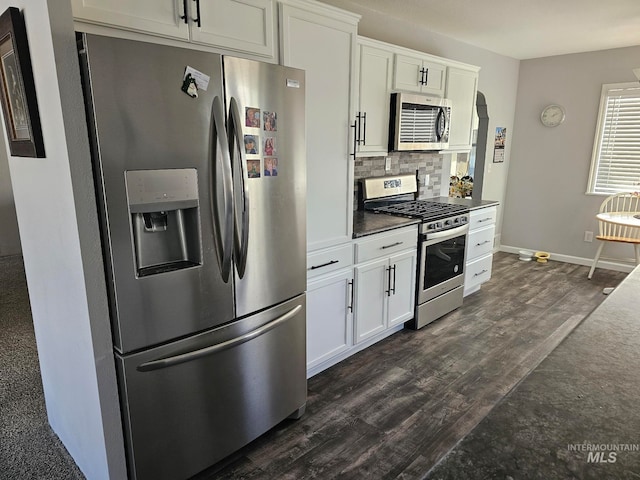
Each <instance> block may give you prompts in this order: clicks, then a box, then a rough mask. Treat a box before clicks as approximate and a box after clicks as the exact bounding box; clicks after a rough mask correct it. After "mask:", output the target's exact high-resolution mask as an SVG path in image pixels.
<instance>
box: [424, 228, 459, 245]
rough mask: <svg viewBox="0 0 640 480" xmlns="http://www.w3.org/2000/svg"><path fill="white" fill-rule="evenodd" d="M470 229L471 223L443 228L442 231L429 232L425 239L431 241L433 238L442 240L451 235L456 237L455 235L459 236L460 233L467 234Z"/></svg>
mask: <svg viewBox="0 0 640 480" xmlns="http://www.w3.org/2000/svg"><path fill="white" fill-rule="evenodd" d="M468 231H469V225H468V224H465V225H461V226H459V227H455V228H450V229H449V230H443V231H441V232H433V233H427V234H426V238H425V240H426V241H427V242H431V241H432V240H438V241H441V240H442V239H443V238H449V237H451V238H454V237H457V236H458V235H462V234H465V233H467V232H468Z"/></svg>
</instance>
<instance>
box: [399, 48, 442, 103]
mask: <svg viewBox="0 0 640 480" xmlns="http://www.w3.org/2000/svg"><path fill="white" fill-rule="evenodd" d="M446 71H447V67H446V66H445V65H443V64H441V63H436V62H431V61H429V60H425V59H423V58H420V57H411V56H407V55H396V58H395V66H394V77H393V88H394V89H396V90H406V91H411V92H418V93H426V94H430V95H437V96H439V97H441V96H442V95H443V94H444V87H445V78H446Z"/></svg>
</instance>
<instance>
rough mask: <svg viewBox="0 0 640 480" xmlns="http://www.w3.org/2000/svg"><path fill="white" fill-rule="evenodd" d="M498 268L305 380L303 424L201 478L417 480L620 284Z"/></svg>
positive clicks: (552, 270) (557, 267)
mask: <svg viewBox="0 0 640 480" xmlns="http://www.w3.org/2000/svg"><path fill="white" fill-rule="evenodd" d="M587 273H588V268H587V267H583V266H577V265H572V264H566V263H560V262H553V261H550V262H549V263H547V264H539V263H536V262H522V261H519V260H518V257H517V256H515V255H510V254H506V253H499V254H497V255H496V256H495V257H494V264H493V277H492V280H491V281H490V282H488V283H486V284H484V285H483V286H482V289H481V291H480V292H478V293H475V294H472V295H470V296H469V297H467V298H465V301H464V305H463V307H461V308H459V309H458V310H456V311H455V312H452V313H451V314H449V315H447V316H446V317H443V318H442V319H440V320H438V321H437V322H435V323H433V324H431V325H428V326H427V327H425V328H423V329H422V330H420V331H417V332H416V331H410V330H403V331H401V332H398V333H397V334H395V335H393V336H391V337H389V338H387V339H385V340H383V341H382V342H380V343H378V344H376V345H374V346H373V347H371V348H368V349H367V350H364V351H363V352H360V353H358V354H357V355H355V356H353V357H350V358H349V359H347V360H345V361H343V362H341V363H340V364H338V365H336V366H334V367H332V368H330V369H328V370H326V371H324V372H322V373H320V374H318V375H316V376H315V377H313V378H311V379H309V398H308V404H307V413H306V414H305V416H304V417H303V418H302V419H300V420H298V421H285V422H283V423H282V424H280V425H279V426H277V427H276V428H274V429H273V430H271V431H270V432H268V433H267V434H265V435H263V436H262V437H260V438H259V439H258V440H256V441H254V442H253V443H251V444H250V445H248V446H247V447H245V448H244V449H242V450H241V451H239V452H237V453H236V454H235V455H232V456H231V457H229V458H228V459H226V460H225V461H223V462H220V463H219V464H218V465H216V466H214V467H213V468H211V469H209V470H208V471H206V472H203V473H202V474H201V475H199V476H198V477H197V478H198V479H213V478H215V479H236V478H245V479H249V478H255V479H296V480H300V479H311V478H321V479H329V478H341V479H349V478H354V479H358V478H367V479H395V478H398V479H419V478H424V477H425V476H426V475H427V472H428V471H429V470H430V469H431V468H432V467H433V466H434V465H435V464H436V463H437V462H438V460H439V459H441V458H442V457H443V456H444V455H445V454H446V453H447V452H448V451H449V450H450V449H451V448H452V447H454V446H455V445H456V443H457V442H459V441H460V440H461V439H462V438H464V436H465V435H467V434H468V433H469V432H470V431H471V430H472V429H473V428H474V427H475V426H476V425H477V424H478V423H479V422H480V421H481V420H482V419H483V418H484V417H485V416H486V415H487V414H488V413H489V412H490V411H491V409H492V408H493V407H494V406H495V405H496V404H497V403H498V402H499V401H500V400H501V399H502V398H503V397H504V396H505V395H506V394H507V393H508V392H509V391H510V390H511V389H512V388H513V387H514V386H515V385H517V384H518V383H519V382H520V381H521V380H522V379H523V378H524V377H526V376H527V374H528V373H530V372H531V371H532V370H533V369H534V368H535V367H536V366H537V365H538V364H539V363H540V362H541V361H542V360H543V359H544V358H545V357H546V356H547V355H548V354H549V353H550V352H551V351H552V350H553V349H554V348H555V347H556V346H557V345H558V344H559V343H560V342H561V341H562V340H563V339H564V338H565V337H566V336H567V334H568V333H569V332H570V331H571V330H573V328H575V327H576V326H577V325H578V324H579V323H580V322H581V321H582V320H583V319H584V318H585V316H587V315H588V314H589V313H590V312H591V311H592V310H593V309H594V308H595V307H596V306H597V305H598V304H599V303H600V302H601V301H602V300H603V299H604V298H605V296H604V295H603V294H602V289H603V287H606V286H615V285H617V284H618V283H619V282H620V281H621V280H622V279H623V278H624V277H625V274H622V273H619V272H612V271H606V270H597V271H596V274H595V275H594V277H593V279H592V280H591V281H590V280H588V279H587Z"/></svg>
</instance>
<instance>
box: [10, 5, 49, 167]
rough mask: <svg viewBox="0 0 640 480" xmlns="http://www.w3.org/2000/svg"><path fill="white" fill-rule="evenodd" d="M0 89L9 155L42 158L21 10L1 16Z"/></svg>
mask: <svg viewBox="0 0 640 480" xmlns="http://www.w3.org/2000/svg"><path fill="white" fill-rule="evenodd" d="M0 77H1V78H0V80H1V81H0V90H1V92H0V93H1V95H0V97H1V102H2V113H3V115H4V125H5V129H6V132H7V142H8V144H9V150H10V151H11V155H12V156H16V157H39V158H43V157H44V156H45V155H44V142H43V139H42V129H41V126H40V115H39V114H38V103H37V101H36V89H35V84H34V81H33V72H32V71H31V59H30V57H29V45H28V43H27V31H26V28H25V24H24V19H23V18H22V14H21V13H20V10H18V9H17V8H15V7H9V8H8V9H7V10H5V12H4V13H3V14H2V15H1V16H0Z"/></svg>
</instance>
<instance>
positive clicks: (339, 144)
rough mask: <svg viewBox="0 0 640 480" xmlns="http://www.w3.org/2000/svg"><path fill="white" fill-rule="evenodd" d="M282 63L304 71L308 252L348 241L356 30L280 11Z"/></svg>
mask: <svg viewBox="0 0 640 480" xmlns="http://www.w3.org/2000/svg"><path fill="white" fill-rule="evenodd" d="M280 15H281V22H280V28H281V40H282V41H281V49H282V50H281V56H280V58H281V60H282V62H283V64H284V65H286V66H290V67H296V68H302V69H304V70H305V71H306V85H305V88H306V122H307V249H308V251H312V250H317V249H319V248H324V247H330V246H333V245H339V244H341V243H346V242H350V241H351V233H352V229H353V226H352V220H353V162H352V161H350V159H349V151H350V150H349V148H350V141H349V136H350V130H351V129H350V128H349V122H350V119H351V118H352V115H351V109H350V101H351V80H352V79H351V72H352V61H353V59H354V58H355V57H354V49H355V39H356V24H355V23H353V24H351V23H347V22H344V21H340V20H338V19H332V18H329V17H327V16H325V15H320V14H318V13H316V12H310V11H306V10H303V9H300V8H296V7H293V6H291V5H281V10H280Z"/></svg>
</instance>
